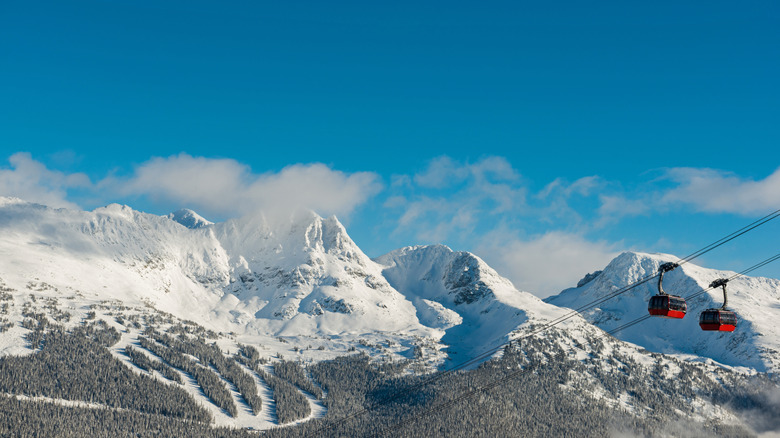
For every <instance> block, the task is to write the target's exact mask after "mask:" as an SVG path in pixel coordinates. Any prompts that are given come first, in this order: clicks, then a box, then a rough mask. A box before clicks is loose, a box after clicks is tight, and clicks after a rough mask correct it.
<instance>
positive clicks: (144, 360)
mask: <svg viewBox="0 0 780 438" xmlns="http://www.w3.org/2000/svg"><path fill="white" fill-rule="evenodd" d="M125 354H126V355H127V357H129V358H130V360H131V361H133V363H134V364H135V365H136V366H138V368H141V369H142V370H145V371H149V372H151V371H152V370H155V371H157V372H159V373H160V374H161V375H162V376H163V377H165V378H166V379H168V380H170V381H173V382H176V383H179V384H182V383H183V382H182V380H181V375H180V374H179V373H178V372H176V370H174V369H173V368H171V367H169V366H168V365H166V364H165V363H163V362H160V361H157V360H151V359H149V358H148V357H147V356H146V355H145V354H144V353H141V352H140V351H138V350H137V349H135V348H133V347H132V346H130V345H128V346H126V347H125Z"/></svg>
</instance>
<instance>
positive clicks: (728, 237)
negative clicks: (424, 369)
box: [309, 209, 780, 436]
mask: <svg viewBox="0 0 780 438" xmlns="http://www.w3.org/2000/svg"><path fill="white" fill-rule="evenodd" d="M777 217H780V209H777V210H775V211H773V212H771V213H769V214H767V215H765V216H763V217H761V218H759V219H757V220H755V221H753V222H751V223H750V224H748V225H745V226H744V227H742V228H740V229H738V230H736V231H734V232H732V233H730V234H728V235H726V236H724V237H722V238H720V239H718V240H716V241H715V242H713V243H711V244H709V245H707V246H705V247H703V248H701V249H699V250H698V251H695V252H693V253H691V254H689V255H688V256H686V257H684V258H682V259H680V260H678V261H677V264H678V265H679V266H682V265H684V264H685V263H688V262H690V261H691V260H694V259H696V258H697V257H700V256H702V255H704V254H706V253H708V252H710V251H712V250H714V249H716V248H718V247H720V246H722V245H724V244H726V243H728V242H730V241H732V240H734V239H736V238H737V237H740V236H742V235H744V234H745V233H748V232H750V231H752V230H754V229H756V228H758V227H760V226H761V225H764V224H766V223H767V222H769V221H771V220H773V219H776V218H777ZM656 276H658V272H655V273H653V274H648V275H646V276H645V277H643V278H640V279H639V280H636V281H635V282H634V283H632V284H630V285H627V286H624V287H622V288H620V289H618V290H616V291H614V292H611V293H610V294H607V295H606V296H604V297H600V298H598V299H596V300H594V301H592V302H590V303H587V304H585V305H583V306H580V307H579V308H577V309H574V310H572V311H571V312H569V313H567V314H564V315H562V316H560V317H558V318H555V319H553V320H552V321H549V322H547V323H545V324H542V326H541V327H539V328H537V329H536V330H533V331H532V332H531V333H528V334H526V335H525V336H523V337H520V338H514V339H512V340H510V341H508V342H504V343H501V344H500V345H498V346H496V347H493V348H490V349H488V350H486V351H485V352H483V353H481V354H479V355H477V356H475V357H473V358H471V359H469V360H467V361H465V362H462V363H460V364H458V365H455V366H453V367H451V368H449V369H447V370H444V371H440V372H438V373H434V375H432V376H431V377H429V378H428V379H425V380H423V381H422V382H420V383H418V384H415V385H413V386H412V387H410V388H407V389H405V390H403V391H400V392H398V393H395V394H390V395H388V396H386V397H384V398H382V399H380V400H377V401H376V402H374V403H372V404H371V405H369V406H368V407H366V408H363V409H361V410H359V411H357V412H354V413H352V414H349V415H347V416H344V417H342V418H340V419H338V420H334V421H333V422H330V423H328V424H326V425H324V426H322V427H321V428H319V429H317V430H316V431H315V432H314V433H313V434H312V435H309V436H318V435H319V434H320V433H321V432H324V431H325V430H328V429H331V428H333V427H336V426H338V425H339V424H342V423H344V422H346V421H349V420H351V419H353V418H356V417H359V416H362V415H363V414H365V413H367V412H369V411H372V410H374V409H375V408H376V407H377V406H381V405H383V404H386V403H388V402H391V401H393V400H396V399H398V398H400V397H402V396H404V395H406V394H408V393H411V392H413V391H416V390H417V389H419V388H422V387H424V386H427V385H428V384H430V383H432V382H434V381H436V380H439V379H441V378H444V377H446V376H448V375H450V374H452V373H454V372H455V371H459V370H461V369H463V368H466V367H468V366H470V365H473V364H475V363H478V362H481V361H483V360H485V359H487V358H489V357H490V356H492V355H494V354H495V353H496V352H498V351H499V350H501V349H502V348H504V347H506V346H507V345H511V344H512V343H513V342H516V341H519V340H522V339H526V338H529V337H531V336H535V335H537V334H539V333H542V332H544V331H546V330H549V329H550V328H552V327H554V326H556V325H558V324H560V323H562V322H564V321H567V320H569V319H571V318H573V317H574V316H576V315H579V314H580V312H582V311H584V310H588V309H590V308H593V307H595V306H597V305H599V304H602V303H604V302H605V301H608V300H610V299H612V298H614V297H616V296H618V295H621V294H623V293H626V292H628V291H629V290H631V289H634V288H636V287H638V286H640V285H642V284H644V283H647V282H648V281H650V280H652V279H653V278H655V277H656ZM646 316H647V315H646ZM648 317H649V316H648Z"/></svg>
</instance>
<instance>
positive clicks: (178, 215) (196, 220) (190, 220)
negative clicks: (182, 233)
mask: <svg viewBox="0 0 780 438" xmlns="http://www.w3.org/2000/svg"><path fill="white" fill-rule="evenodd" d="M166 217H167V218H168V219H170V220H172V221H174V222H177V223H179V224H181V225H183V226H185V227H187V228H190V229H193V230H194V229H198V228H204V227H207V226H209V225H212V224H213V223H214V222H211V221H209V220H206V219H204V218H203V216H201V215H199V214H198V213H195V212H194V211H192V210H190V209H188V208H182V209H181V210H177V211H174V212H173V213H171V214H169V215H168V216H166Z"/></svg>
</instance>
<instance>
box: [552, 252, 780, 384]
mask: <svg viewBox="0 0 780 438" xmlns="http://www.w3.org/2000/svg"><path fill="white" fill-rule="evenodd" d="M678 260H679V258H678V257H675V256H673V255H668V254H644V253H635V252H626V253H623V254H621V255H619V256H618V257H616V258H615V259H614V260H612V262H610V263H609V265H608V266H607V267H606V268H604V270H603V271H602V272H600V273H597V275H592V274H591V275H589V276H587V277H586V278H584V279H583V280H582V281H580V283H579V285H578V287H575V288H571V289H566V290H564V291H563V292H561V293H560V294H558V295H556V296H553V297H550V298H548V299H546V300H545V301H547V302H548V303H550V304H554V305H556V306H564V307H569V308H573V309H576V308H578V307H580V306H583V305H585V304H588V303H591V302H593V301H594V300H596V299H598V298H600V297H603V296H605V295H607V294H609V293H611V292H614V291H616V290H618V289H620V288H622V287H624V286H627V285H630V284H633V283H634V282H636V281H637V280H639V279H641V278H644V277H646V276H648V275H653V274H654V273H656V272H658V269H659V266H660V265H661V264H662V263H666V262H676V261H678ZM734 274H735V273H734V272H731V271H719V270H714V269H707V268H702V267H700V266H696V265H694V264H693V263H686V264H684V265H682V266H680V267H679V268H677V269H675V270H673V271H671V272H669V273H667V274H666V275H665V276H664V282H663V286H664V290H665V291H666V292H667V293H670V294H673V295H679V296H682V297H687V296H690V295H693V294H695V293H697V292H701V291H702V290H705V289H707V288H708V286H709V285H710V283H711V282H712V281H713V280H715V279H718V278H729V277H731V276H733V275H734ZM657 285H658V282H657V279H653V280H652V281H650V282H647V283H644V284H642V285H640V286H638V287H636V288H633V289H631V290H629V291H627V292H625V293H623V294H621V295H618V296H617V297H615V298H612V299H610V300H608V301H606V302H604V303H602V304H600V305H599V306H598V307H596V308H593V309H590V310H588V311H586V312H584V314H583V315H584V316H585V318H587V319H588V321H590V322H591V323H593V324H595V325H596V326H598V327H600V328H601V329H603V330H606V331H609V330H611V329H613V328H616V327H619V326H621V325H623V324H625V323H627V322H629V321H632V320H634V319H636V318H638V317H640V316H643V315H646V314H647V303H648V301H649V299H650V297H651V296H652V295H655V294H656V293H658V289H657V287H658V286H657ZM727 290H728V304H729V309H730V310H733V311H734V312H735V313H736V314H737V318H738V320H739V324H738V325H737V329H736V330H735V331H734V332H733V333H721V332H704V331H702V330H701V329H700V328H699V326H698V323H699V320H698V318H699V313H700V312H701V311H702V310H705V309H708V308H713V307H720V306H721V305H722V304H723V292H722V290H721V289H720V288H717V289H714V290H708V291H707V292H706V293H704V294H701V295H699V296H697V297H695V298H693V299H689V300H687V301H688V313H687V315H686V316H685V318H683V319H681V320H677V319H667V318H650V319H649V320H646V321H644V322H641V323H639V324H636V325H634V326H632V327H629V328H627V329H625V330H622V331H620V332H618V333H616V335H615V336H617V337H618V338H620V339H623V340H625V341H628V342H632V343H635V344H638V345H641V346H643V347H645V348H647V349H648V350H651V351H656V352H661V353H671V354H683V355H694V356H700V357H705V358H711V359H714V360H716V361H718V362H720V363H723V364H726V365H732V366H745V367H750V368H754V369H756V370H758V371H772V372H777V371H778V370H780V326H778V324H777V309H778V306H779V305H780V304H778V303H779V301H780V280H775V279H771V278H760V277H746V276H740V277H737V278H735V279H733V280H731V281H730V282H729V283H728V285H727Z"/></svg>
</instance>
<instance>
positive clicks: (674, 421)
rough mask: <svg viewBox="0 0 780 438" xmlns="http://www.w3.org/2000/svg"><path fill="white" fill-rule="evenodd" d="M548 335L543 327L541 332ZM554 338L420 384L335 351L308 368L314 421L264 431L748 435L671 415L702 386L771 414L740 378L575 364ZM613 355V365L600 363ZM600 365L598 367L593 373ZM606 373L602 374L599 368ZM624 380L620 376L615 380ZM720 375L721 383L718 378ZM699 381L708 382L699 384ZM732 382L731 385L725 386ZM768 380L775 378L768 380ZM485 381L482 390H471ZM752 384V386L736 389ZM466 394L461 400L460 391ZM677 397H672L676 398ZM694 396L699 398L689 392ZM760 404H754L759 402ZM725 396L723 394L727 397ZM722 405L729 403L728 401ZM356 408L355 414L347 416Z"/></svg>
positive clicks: (684, 408)
mask: <svg viewBox="0 0 780 438" xmlns="http://www.w3.org/2000/svg"><path fill="white" fill-rule="evenodd" d="M551 332H552V331H551ZM557 336H561V337H562V336H565V335H560V334H551V335H550V336H549V337H547V338H544V337H536V338H530V339H528V340H524V341H523V345H522V348H507V349H506V350H505V351H504V354H503V355H502V357H501V358H499V359H494V360H491V361H488V362H486V363H484V364H482V365H481V366H480V367H478V368H477V369H474V370H470V371H459V372H454V373H451V374H448V375H446V376H443V377H442V378H439V379H436V380H433V381H432V382H430V383H429V384H427V385H420V383H421V382H422V381H424V380H427V379H429V378H430V376H415V375H408V374H406V373H405V372H404V369H405V368H406V366H407V364H405V363H386V364H381V363H372V362H371V361H370V359H369V358H368V357H367V356H363V355H357V356H351V357H343V358H339V359H337V360H334V361H329V362H321V363H318V364H316V365H313V366H312V367H311V368H310V371H311V373H312V375H313V376H314V377H315V379H316V380H317V381H318V382H319V383H320V384H322V386H323V387H324V388H325V389H326V390H327V391H328V397H327V398H326V399H325V403H326V406H327V407H328V412H327V414H326V417H325V418H324V419H321V420H312V421H309V422H306V423H303V424H301V425H298V426H295V427H289V428H284V429H274V430H271V431H268V432H267V436H268V437H273V438H281V437H284V438H287V437H299V436H317V437H343V436H350V437H364V436H375V435H376V436H392V437H401V438H406V437H409V438H411V437H421V436H424V437H452V438H460V437H463V438H466V437H473V436H497V437H514V436H523V437H548V436H576V437H609V436H615V435H630V436H679V435H686V436H718V437H748V436H754V435H755V434H754V433H753V432H752V431H749V430H746V429H744V428H741V427H738V426H731V425H724V424H720V423H718V422H707V423H698V422H695V421H686V420H681V418H685V417H684V416H683V415H682V413H692V412H693V409H694V407H693V406H692V403H691V400H692V399H695V398H691V397H690V395H689V390H682V393H681V394H679V393H680V389H681V388H683V387H686V386H688V387H690V388H692V389H691V390H690V392H693V391H696V388H699V389H700V390H702V389H704V390H706V391H707V392H708V394H707V395H708V396H709V397H711V400H716V399H718V397H720V396H724V395H725V394H729V393H731V391H732V390H733V389H735V388H737V387H739V388H742V389H740V390H739V392H740V397H739V398H738V400H739V401H743V402H744V404H745V406H748V405H749V406H751V409H752V410H751V411H750V412H751V415H754V414H755V411H761V412H766V413H772V412H775V411H776V408H774V407H773V406H774V405H773V404H772V403H771V402H770V401H769V400H770V399H769V398H766V397H765V398H764V399H761V398H760V397H757V396H756V394H758V391H759V387H758V386H752V385H745V381H744V380H742V379H743V378H741V377H739V378H738V377H734V379H736V380H734V381H732V382H730V383H728V384H727V385H725V386H724V385H720V389H718V387H719V385H718V383H717V382H714V381H711V380H710V379H709V378H707V376H706V375H705V374H704V373H701V371H700V370H699V369H698V368H697V367H696V366H694V365H689V364H685V363H682V362H681V363H680V364H679V365H680V366H681V367H682V370H683V372H682V373H680V375H678V376H677V377H676V378H673V379H670V378H663V377H659V376H656V375H653V374H655V373H657V372H660V370H657V369H653V368H652V367H651V368H650V370H649V371H648V370H647V368H644V367H642V366H640V365H639V364H637V363H636V362H635V361H633V360H632V359H631V358H630V357H628V356H621V355H620V354H617V355H615V353H614V351H612V352H610V353H609V356H606V355H604V356H599V353H598V352H594V353H595V354H594V355H593V356H592V357H590V358H588V359H585V360H584V361H580V360H572V359H568V358H567V355H566V353H567V351H565V350H564V349H563V348H562V347H561V345H562V343H561V342H558V341H559V340H561V338H557V339H556V337H557ZM607 357H614V359H613V360H614V364H610V365H614V366H613V367H611V368H610V367H605V366H604V361H605V360H608V359H607ZM598 369H600V370H601V371H596V370H598ZM610 369H611V370H612V371H609V370H610ZM587 376H595V379H596V381H598V382H609V383H608V385H609V390H610V391H611V394H612V395H613V396H619V395H620V394H626V395H628V396H629V397H630V398H631V402H632V403H633V404H635V409H636V411H635V412H641V413H642V414H641V415H635V414H634V413H632V412H628V411H625V410H623V409H621V408H616V407H613V406H610V405H608V404H607V403H606V402H604V401H602V400H598V399H596V398H594V397H593V393H594V392H595V391H596V387H595V386H593V385H594V384H593V383H587V382H588V380H591V379H589V378H587ZM621 376H624V377H621ZM723 380H724V381H726V380H728V379H723ZM708 382H709V383H708ZM732 385H734V386H732ZM775 385H776V383H775ZM483 387H489V389H487V390H478V388H483ZM746 388H753V389H746ZM745 392H748V393H752V394H754V396H753V397H749V396H746V395H745V394H744V393H745ZM470 393H471V394H472V396H470V397H464V395H466V394H470ZM678 394H679V395H678ZM698 396H703V395H702V394H699V395H698ZM762 400H763V401H762ZM736 401H737V400H735V398H734V397H732V398H730V399H728V401H726V399H723V402H724V403H735V402H736ZM728 406H730V407H733V404H729V405H728ZM356 413H360V414H358V415H355V414H356Z"/></svg>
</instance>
